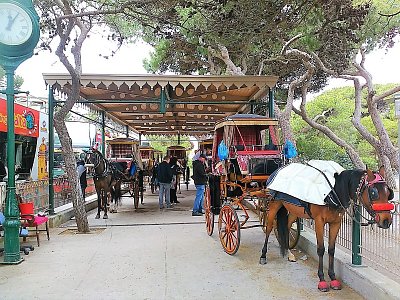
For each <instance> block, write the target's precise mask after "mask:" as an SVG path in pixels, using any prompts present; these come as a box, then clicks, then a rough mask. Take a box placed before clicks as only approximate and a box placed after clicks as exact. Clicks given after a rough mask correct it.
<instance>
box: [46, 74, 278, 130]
mask: <svg viewBox="0 0 400 300" xmlns="http://www.w3.org/2000/svg"><path fill="white" fill-rule="evenodd" d="M43 78H44V80H45V82H46V84H48V85H51V86H53V87H54V89H55V90H56V91H59V92H61V93H66V94H68V92H69V90H70V88H71V77H70V75H69V74H43ZM277 80H278V77H276V76H211V75H208V76H194V75H185V76H183V75H107V74H83V75H82V76H81V89H80V95H81V97H82V101H81V103H85V104H87V105H89V106H91V107H92V108H94V109H96V110H100V111H105V112H106V113H107V114H108V115H109V116H110V117H112V118H114V119H118V120H120V121H121V123H122V124H125V125H128V126H129V127H130V128H131V129H133V130H135V131H136V132H138V133H142V134H145V135H152V134H164V135H171V134H172V135H177V134H181V135H193V136H202V135H206V134H209V133H211V132H212V131H213V130H214V126H215V122H216V121H218V120H220V119H222V118H224V117H226V116H229V115H232V114H236V113H238V112H248V111H250V103H252V102H254V101H258V100H260V99H261V98H262V97H264V96H265V95H266V94H267V93H268V90H269V88H273V87H274V86H275V84H276V82H277Z"/></svg>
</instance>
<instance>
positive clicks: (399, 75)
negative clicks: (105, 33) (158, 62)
mask: <svg viewBox="0 0 400 300" xmlns="http://www.w3.org/2000/svg"><path fill="white" fill-rule="evenodd" d="M115 49H116V46H115V44H114V43H111V42H108V41H107V40H104V39H102V38H100V37H99V36H92V37H90V38H89V39H87V40H86V41H85V43H84V45H83V48H82V65H83V73H99V74H115V73H119V74H145V73H146V71H145V69H144V68H143V62H142V61H143V59H144V58H148V57H149V53H150V51H151V50H152V48H151V46H149V45H147V44H145V43H143V42H137V43H135V44H128V45H124V46H122V48H121V49H119V51H118V52H117V53H116V54H115V55H114V57H111V58H109V59H105V58H103V57H101V56H100V54H102V55H108V54H110V53H111V51H112V50H115ZM366 67H367V70H368V71H369V72H370V73H371V74H372V76H373V82H374V83H393V82H400V42H398V43H397V44H396V46H395V47H394V48H393V49H390V50H389V51H388V52H387V53H386V51H385V50H376V51H374V52H373V53H372V54H369V55H368V56H367V59H366ZM16 73H17V74H18V75H20V76H22V77H23V78H24V84H23V86H22V90H25V91H29V92H30V94H31V95H32V96H36V97H47V95H48V93H47V91H46V86H45V84H44V81H43V76H42V73H67V71H66V69H65V68H64V66H63V65H62V64H61V62H59V60H58V57H57V56H56V55H55V54H54V53H49V52H40V53H39V54H38V55H34V56H33V57H32V58H31V59H29V60H27V61H25V62H24V63H23V64H21V66H20V67H19V68H18V69H17V71H16ZM346 84H347V85H348V84H350V83H349V82H347V83H346V82H345V81H344V80H332V81H331V82H330V85H329V86H328V87H327V89H330V88H333V87H337V86H343V85H346Z"/></svg>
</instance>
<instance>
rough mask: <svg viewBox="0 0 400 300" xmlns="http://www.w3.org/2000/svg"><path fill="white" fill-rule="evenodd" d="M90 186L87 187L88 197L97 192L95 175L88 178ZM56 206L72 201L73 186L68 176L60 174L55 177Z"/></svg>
mask: <svg viewBox="0 0 400 300" xmlns="http://www.w3.org/2000/svg"><path fill="white" fill-rule="evenodd" d="M87 183H88V186H87V188H86V192H85V193H86V197H87V196H90V195H93V194H95V193H96V189H95V187H94V182H93V177H91V176H89V177H88V178H87ZM53 186H54V208H57V207H60V206H63V205H65V204H68V203H71V201H72V186H71V184H70V182H69V180H68V177H67V176H59V177H57V178H54V182H53Z"/></svg>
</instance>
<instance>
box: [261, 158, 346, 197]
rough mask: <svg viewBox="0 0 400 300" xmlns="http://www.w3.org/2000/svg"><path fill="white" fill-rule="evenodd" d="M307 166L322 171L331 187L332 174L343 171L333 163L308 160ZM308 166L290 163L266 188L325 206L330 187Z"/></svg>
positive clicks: (320, 175)
mask: <svg viewBox="0 0 400 300" xmlns="http://www.w3.org/2000/svg"><path fill="white" fill-rule="evenodd" d="M308 164H309V165H310V166H313V167H315V168H317V169H318V170H320V171H322V172H323V173H324V174H325V176H326V177H327V178H328V180H329V182H330V183H331V185H332V187H333V186H334V185H335V177H334V174H335V173H338V174H340V173H341V172H342V171H343V170H344V169H343V168H342V166H340V165H339V164H338V163H336V162H334V161H327V160H310V161H309V162H308ZM310 166H308V165H303V164H299V163H292V164H289V165H287V166H285V167H283V168H282V169H280V170H279V171H278V173H277V174H276V176H275V177H274V178H273V179H272V181H271V182H269V184H268V185H267V188H268V189H271V190H274V191H278V192H282V193H285V194H288V195H290V196H293V197H296V198H298V199H300V200H303V201H305V202H308V203H313V204H317V205H325V202H324V199H325V197H326V196H327V195H328V194H329V193H330V191H331V187H330V185H329V184H328V182H327V180H326V178H325V177H324V176H323V175H322V174H321V173H320V172H319V171H318V170H316V169H315V168H313V167H310Z"/></svg>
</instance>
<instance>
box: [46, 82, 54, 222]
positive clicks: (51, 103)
mask: <svg viewBox="0 0 400 300" xmlns="http://www.w3.org/2000/svg"><path fill="white" fill-rule="evenodd" d="M48 109H49V213H50V215H54V214H55V212H54V93H53V86H49V101H48Z"/></svg>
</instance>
